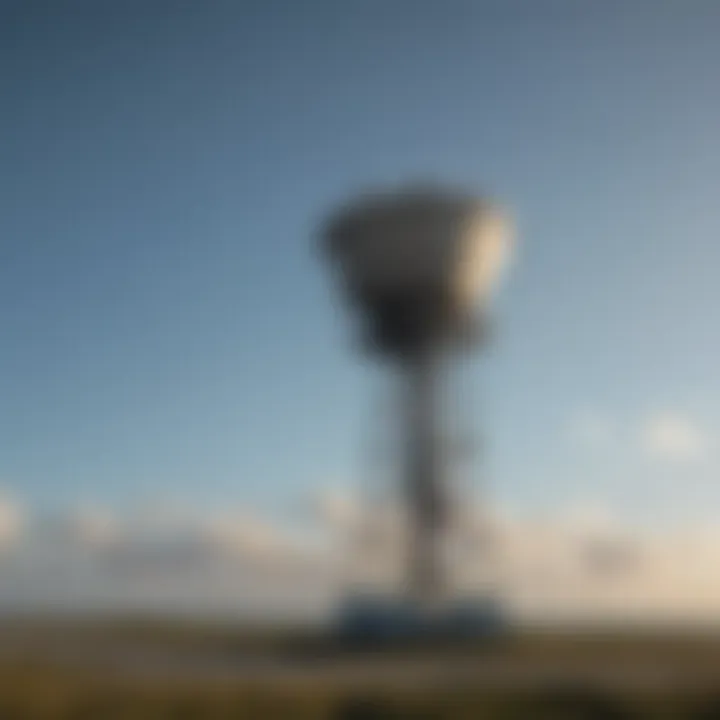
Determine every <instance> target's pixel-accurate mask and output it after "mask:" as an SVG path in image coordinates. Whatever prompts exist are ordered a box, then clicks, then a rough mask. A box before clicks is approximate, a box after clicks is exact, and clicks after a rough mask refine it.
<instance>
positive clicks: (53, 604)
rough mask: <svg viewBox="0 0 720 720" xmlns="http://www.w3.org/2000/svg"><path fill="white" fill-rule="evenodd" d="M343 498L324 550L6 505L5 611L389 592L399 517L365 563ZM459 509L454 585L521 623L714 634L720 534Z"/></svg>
mask: <svg viewBox="0 0 720 720" xmlns="http://www.w3.org/2000/svg"><path fill="white" fill-rule="evenodd" d="M325 497H326V498H327V497H334V495H333V494H332V493H330V495H329V496H328V495H326V496H325ZM343 497H345V500H343V502H342V503H339V504H337V505H336V504H335V502H334V501H333V502H329V505H330V507H332V508H333V509H334V510H333V512H329V513H327V514H325V515H323V516H322V518H321V525H322V527H323V528H324V530H325V532H324V538H325V545H322V544H315V545H312V546H311V545H308V544H306V543H305V541H304V536H303V534H302V533H301V532H294V531H292V530H291V528H289V527H286V526H284V525H281V524H280V523H275V522H271V521H268V520H263V519H261V518H258V517H257V516H255V515H253V514H252V513H250V512H248V511H243V510H242V509H238V510H232V509H227V508H226V509H223V511H222V512H219V513H213V512H197V513H196V515H195V516H192V515H191V514H186V515H184V516H183V517H182V518H177V519H176V520H175V521H174V522H173V523H168V522H167V520H166V519H164V518H163V517H159V518H158V522H157V523H154V522H153V519H152V517H151V516H149V515H144V516H143V517H142V518H138V517H114V518H112V520H109V519H108V518H109V516H108V514H107V513H104V512H102V511H100V510H95V511H93V512H92V513H90V512H89V511H87V510H85V511H83V512H75V513H70V514H69V515H68V516H66V517H61V518H56V520H55V522H54V523H53V528H54V529H53V530H52V532H49V531H48V526H47V525H46V524H45V523H41V522H40V521H37V520H35V521H32V522H27V521H25V522H24V523H23V522H22V520H23V518H24V515H23V514H22V513H20V512H19V511H18V510H17V509H13V508H15V506H14V505H13V504H11V503H8V502H7V501H5V502H3V503H2V504H1V505H0V525H2V526H3V527H5V528H6V530H5V532H6V533H9V534H7V536H8V537H13V538H14V539H15V546H14V550H13V552H12V553H6V554H3V555H0V604H4V605H13V604H14V605H16V606H17V605H22V606H23V607H32V606H36V607H43V606H44V607H45V608H48V607H50V608H58V607H74V608H76V609H77V608H82V607H98V606H99V607H114V608H115V609H127V608H140V609H142V608H146V609H148V608H149V609H162V608H165V609H167V610H177V609H192V610H194V611H206V612H221V611H223V612H230V613H233V612H234V613H243V612H262V611H264V610H268V609H270V608H272V610H273V611H274V612H285V613H297V612H299V611H300V610H299V608H302V612H308V613H312V612H315V613H318V614H321V613H322V612H323V611H324V610H325V609H326V608H327V607H328V603H329V602H331V601H332V598H334V597H338V588H339V585H338V582H339V580H338V577H339V570H340V569H343V570H350V571H352V573H354V572H357V571H362V572H364V571H365V570H368V569H370V570H372V571H374V572H375V576H374V577H376V578H377V579H378V581H379V582H388V578H389V577H390V576H392V573H393V572H397V569H398V567H399V566H398V560H399V559H401V557H402V553H401V552H398V549H399V546H398V543H399V540H400V538H401V536H402V533H400V532H397V529H398V525H397V523H398V522H399V515H398V513H397V512H395V511H388V512H387V513H386V514H384V515H382V524H383V527H385V529H387V530H389V532H387V533H384V532H383V533H380V532H377V531H376V530H377V525H373V526H372V532H371V535H372V539H373V541H374V543H375V546H374V548H371V550H372V552H373V553H374V555H373V557H372V559H371V562H369V563H363V561H362V560H361V559H359V558H358V557H357V556H348V555H346V554H345V553H346V551H349V549H350V547H351V545H350V544H346V545H343V544H342V543H339V542H338V538H340V537H341V534H342V533H343V532H348V531H349V528H354V527H356V526H355V524H354V523H346V520H347V518H348V517H357V516H358V515H361V514H362V512H363V510H362V506H361V505H360V504H359V503H358V502H357V501H351V500H350V499H349V498H348V497H347V496H343ZM321 505H322V503H321ZM338 506H339V507H341V508H342V512H337V513H336V512H335V510H337V508H338ZM350 507H352V512H350V510H349V508H350ZM464 510H465V517H464V521H463V523H461V524H460V527H461V528H462V531H463V532H464V533H466V536H467V538H466V539H467V541H468V543H469V546H470V547H469V552H468V553H467V554H464V555H463V556H462V557H463V558H464V560H463V562H462V564H461V566H460V574H459V575H458V578H459V584H460V585H462V586H463V587H474V586H487V584H488V583H489V584H494V585H496V586H497V587H499V588H500V590H501V592H502V595H503V597H505V598H506V600H507V602H508V603H509V604H510V606H511V607H512V608H514V609H515V611H516V612H518V613H521V614H524V615H526V616H531V617H536V618H538V617H540V618H541V617H550V616H553V615H557V616H561V617H562V616H564V617H571V616H578V617H580V616H585V617H588V616H593V615H594V616H597V617H607V616H613V615H614V616H615V617H618V616H620V617H622V616H623V614H625V615H631V614H633V613H634V614H635V615H636V616H640V615H642V614H645V615H647V616H648V617H651V616H652V614H653V613H661V612H664V613H670V612H672V613H675V614H676V615H677V616H683V615H684V616H686V617H690V616H693V615H698V616H699V615H701V614H703V613H704V614H705V617H709V618H711V619H714V620H716V621H719V622H720V580H717V579H715V576H716V573H715V568H716V567H717V566H718V564H720V534H719V533H718V531H717V530H713V529H712V528H707V529H706V530H702V528H698V527H694V528H692V529H689V530H677V531H674V532H665V533H663V534H660V533H653V532H649V531H642V530H639V529H635V530H633V529H632V528H629V527H627V526H623V524H622V523H621V522H619V520H618V518H617V517H615V516H613V514H612V513H611V512H610V511H609V510H608V509H606V508H605V507H603V505H602V504H600V503H597V502H591V503H585V504H584V505H581V506H574V507H570V508H568V509H566V510H564V511H559V512H557V513H556V514H554V515H552V516H545V517H541V518H539V517H537V516H524V517H523V516H521V515H518V514H517V513H512V512H508V511H507V510H506V509H498V508H493V507H492V506H490V505H489V504H487V503H483V504H482V506H481V505H480V504H478V505H476V506H471V505H470V504H468V505H466V506H465V508H464ZM379 517H380V516H374V517H373V519H374V520H378V518H379ZM23 524H24V526H25V531H24V532H23V533H21V534H19V532H20V531H19V528H20V527H21V526H22V525H23ZM58 528H65V531H63V532H58V531H57V529H58ZM320 535H321V536H322V535H323V533H320ZM341 546H342V551H341V552H338V548H339V547H341ZM43 548H44V549H43ZM356 549H357V548H356ZM50 550H52V552H50ZM333 551H334V552H333ZM371 554H372V553H371ZM339 566H342V568H340V567H339ZM473 584H475V585H473Z"/></svg>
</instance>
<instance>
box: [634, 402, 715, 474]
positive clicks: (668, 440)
mask: <svg viewBox="0 0 720 720" xmlns="http://www.w3.org/2000/svg"><path fill="white" fill-rule="evenodd" d="M639 442H640V448H641V450H642V451H643V452H644V453H645V455H646V456H647V457H649V458H651V459H655V460H667V461H673V462H684V461H696V460H700V459H702V458H703V457H704V455H705V453H706V451H707V449H708V445H709V442H708V438H707V436H706V434H705V433H704V432H703V430H702V429H701V428H700V427H699V426H698V425H697V424H696V423H695V422H694V421H693V420H691V419H690V418H688V417H685V416H683V415H680V414H677V413H672V412H662V413H656V414H654V415H651V416H650V417H648V418H647V419H646V420H645V422H644V423H643V424H642V425H641V427H640V435H639Z"/></svg>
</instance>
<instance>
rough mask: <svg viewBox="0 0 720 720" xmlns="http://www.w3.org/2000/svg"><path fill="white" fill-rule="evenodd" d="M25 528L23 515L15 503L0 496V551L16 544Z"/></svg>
mask: <svg viewBox="0 0 720 720" xmlns="http://www.w3.org/2000/svg"><path fill="white" fill-rule="evenodd" d="M24 526H25V515H24V513H23V511H22V509H21V508H20V506H19V505H18V504H17V503H14V502H13V501H12V500H10V499H9V498H6V497H4V496H3V495H0V549H2V548H3V547H8V546H9V545H11V544H12V543H14V542H16V541H17V540H18V539H19V538H20V535H21V534H22V531H23V528H24Z"/></svg>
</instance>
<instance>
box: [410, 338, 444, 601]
mask: <svg viewBox="0 0 720 720" xmlns="http://www.w3.org/2000/svg"><path fill="white" fill-rule="evenodd" d="M440 360H441V358H440V351H439V349H438V348H436V347H433V346H432V344H430V343H428V344H424V345H423V346H422V347H420V348H418V349H417V350H416V351H414V352H413V354H412V356H411V357H410V358H408V359H407V365H406V372H407V378H406V379H407V381H408V382H407V391H408V392H407V396H406V400H405V402H406V411H407V424H406V430H407V445H406V477H405V492H406V495H407V500H408V510H409V518H408V520H409V543H408V551H409V563H408V573H409V577H408V583H409V590H410V595H411V597H413V598H414V599H415V600H416V601H418V602H419V603H420V604H421V605H423V606H432V605H434V604H435V603H437V602H439V601H440V600H441V599H442V597H443V595H444V591H445V586H446V580H447V578H446V573H445V567H444V559H443V536H444V532H445V525H446V518H447V503H448V498H447V496H446V495H447V488H446V487H445V482H444V480H445V478H444V472H443V462H442V459H443V455H444V453H443V452H442V448H441V436H440V432H439V430H440V419H439V411H440V408H439V404H440V403H439V394H440V379H441V378H440V370H441V367H440V366H441V363H440Z"/></svg>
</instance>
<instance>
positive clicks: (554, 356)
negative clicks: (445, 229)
mask: <svg viewBox="0 0 720 720" xmlns="http://www.w3.org/2000/svg"><path fill="white" fill-rule="evenodd" d="M718 32H720V5H718V4H717V3H716V2H714V0H691V1H690V2H670V1H664V0H634V2H621V1H620V0H606V1H604V2H596V1H595V0H526V1H525V2H521V1H519V0H510V1H509V2H507V1H506V2H500V1H497V2H482V1H481V0H476V1H475V2H470V1H467V2H466V1H464V0H446V1H445V2H424V1H420V0H390V1H387V0H386V1H385V2H379V1H377V2H376V1H375V0H367V1H365V2H354V1H352V2H345V3H338V2H330V1H324V0H323V1H321V0H306V1H305V2H302V3H300V2H297V3H296V2H289V1H288V2H279V1H274V2H273V1H271V2H242V1H232V2H231V1H230V0H227V1H223V0H212V1H211V2H203V3H197V2H189V1H187V2H185V1H183V0H177V1H176V2H161V1H159V0H153V1H152V2H148V1H147V0H143V1H142V2H140V1H138V0H127V1H125V2H115V3H111V2H99V3H98V2H89V1H87V2H80V1H76V2H70V1H68V2H49V1H48V2H20V1H17V2H4V3H2V5H1V6H0V97H2V106H1V108H0V485H1V486H2V487H4V488H5V490H6V492H8V493H11V494H13V495H17V496H18V497H20V498H22V499H23V500H24V501H26V502H27V503H28V504H30V505H32V506H33V507H38V508H43V509H48V510H51V509H56V508H59V507H60V508H61V507H66V506H71V505H73V504H75V503H77V502H93V503H102V504H109V505H112V506H114V507H125V506H133V507H134V506H137V505H143V504H147V503H158V502H165V501H167V500H168V499H169V498H180V499H182V500H183V501H184V502H191V503H194V504H198V505H203V506H208V507H221V506H223V505H224V504H227V503H235V504H238V503H247V504H249V505H253V506H257V507H262V508H266V509H272V510H273V511H276V512H284V511H285V510H283V508H285V509H286V508H289V507H291V506H293V505H294V503H296V502H297V498H301V497H303V495H304V494H306V493H307V492H308V491H310V490H311V489H312V488H314V487H317V486H318V485H321V486H322V485H327V484H331V483H334V482H346V481H348V480H349V479H351V478H352V477H353V476H355V475H356V474H357V472H358V469H359V468H360V467H361V465H362V463H361V455H362V446H361V435H362V433H363V431H364V430H365V429H366V426H367V425H368V414H369V407H368V403H369V401H370V397H369V396H370V395H371V394H372V392H371V388H372V387H373V385H372V377H371V371H370V370H369V368H365V367H363V366H361V365H360V364H359V363H358V362H357V360H356V358H355V357H354V355H353V353H352V344H351V333H350V332H349V330H348V329H347V327H346V325H345V323H344V322H343V317H342V315H341V314H340V313H339V312H337V308H336V307H335V306H334V305H333V302H334V298H333V295H332V291H331V286H330V282H329V280H328V278H327V277H326V274H325V272H324V268H323V267H322V265H321V263H320V262H319V261H318V258H317V257H316V256H315V255H313V252H312V243H313V231H314V229H315V228H316V227H317V224H318V222H319V220H320V219H321V218H322V216H323V214H324V213H325V212H326V211H327V210H328V209H330V208H331V207H332V206H333V205H334V203H336V202H337V201H338V200H340V199H344V198H345V197H346V196H347V195H348V194H349V193H352V192H353V191H355V190H357V189H359V188H364V187H366V186H367V185H374V184H378V183H394V182H398V181H402V180H405V179H408V178H415V177H418V176H421V177H429V178H434V179H438V180H440V181H448V182H451V183H453V184H455V185H462V186H467V187H468V188H469V189H472V190H477V191H479V192H482V191H485V190H487V191H489V192H490V193H491V194H492V195H494V196H496V197H498V198H500V199H501V200H502V201H503V203H504V204H505V205H507V206H508V207H510V208H511V209H512V210H513V212H514V214H515V215H516V218H517V225H518V230H519V252H518V255H517V258H516V263H515V266H514V268H513V272H512V274H511V276H510V277H509V282H508V283H507V286H506V287H505V289H504V292H503V294H502V295H501V297H500V298H499V302H498V305H497V308H496V315H497V323H498V337H497V342H496V345H495V347H494V348H493V349H492V351H491V352H490V353H489V354H488V355H487V356H486V357H485V358H484V359H482V360H479V361H478V362H477V363H476V366H475V367H474V369H473V371H472V373H471V375H472V378H471V379H472V383H471V392H472V405H473V412H474V413H475V414H476V415H477V416H478V418H479V421H480V425H481V427H482V430H483V433H484V434H485V437H486V443H487V448H488V454H487V456H486V460H485V465H484V467H483V468H482V469H481V470H480V471H479V472H480V473H481V474H482V473H484V474H485V476H486V479H487V481H488V482H489V483H490V487H491V488H492V492H493V493H494V494H495V496H496V497H498V498H500V499H502V500H503V501H504V502H507V503H508V504H511V505H514V506H522V507H530V508H536V509H538V510H542V509H543V508H550V507H555V506H557V505H558V504H563V503H567V502H575V501H582V502H586V501H587V502H591V503H595V502H597V503H601V504H604V503H606V504H609V505H611V506H612V507H614V508H616V509H617V510H618V511H619V512H622V513H626V514H629V515H630V516H632V517H636V518H638V519H643V520H647V519H649V520H653V521H656V520H657V519H658V518H668V519H683V518H689V519H692V518H695V517H699V516H700V515H702V516H703V517H707V516H708V514H710V515H713V514H714V513H715V512H716V508H718V507H720V502H719V501H720V485H718V483H717V482H716V478H717V474H718V467H719V466H718V463H717V460H716V459H715V458H714V457H713V437H714V436H715V435H718V436H720V413H719V412H718V399H719V398H720V380H719V379H718V373H717V369H716V368H717V358H718V354H719V353H720V329H719V327H720V326H718V324H717V322H716V320H715V317H714V315H715V309H716V308H717V307H720V283H718V282H717V275H718V269H719V268H720V245H719V244H718V241H717V238H718V236H719V235H720V204H719V203H718V202H717V200H718V198H717V194H718V187H720V142H719V141H718V131H717V128H718V127H720V86H719V85H718V82H717V68H718V67H720V44H718V43H717V37H718ZM335 305H337V303H335ZM663 423H664V424H663ZM578 429H579V430H578ZM683 437H684V438H685V440H684V441H683ZM673 448H674V449H673ZM713 516H714V515H713Z"/></svg>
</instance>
